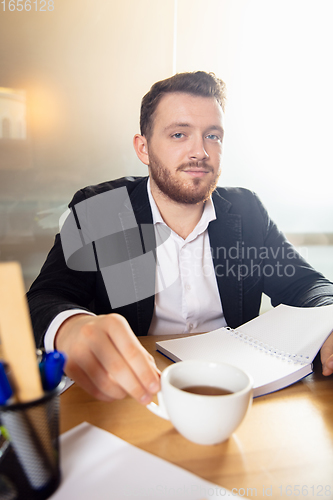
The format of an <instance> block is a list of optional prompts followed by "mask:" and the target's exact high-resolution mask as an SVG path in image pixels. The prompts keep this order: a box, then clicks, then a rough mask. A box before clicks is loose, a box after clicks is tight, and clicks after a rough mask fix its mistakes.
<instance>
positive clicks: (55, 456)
mask: <svg viewBox="0 0 333 500" xmlns="http://www.w3.org/2000/svg"><path fill="white" fill-rule="evenodd" d="M63 386H64V381H62V382H61V383H60V384H59V385H58V387H57V388H56V389H54V390H53V391H50V392H46V393H45V394H44V396H43V397H42V398H40V399H38V400H36V401H32V402H29V403H17V404H6V405H2V406H0V421H1V426H2V427H1V434H2V437H1V448H0V500H44V499H46V498H49V496H50V495H51V494H52V493H53V492H54V491H55V490H56V489H57V487H58V486H59V483H60V466H59V409H60V398H59V395H60V392H61V390H62V388H63Z"/></svg>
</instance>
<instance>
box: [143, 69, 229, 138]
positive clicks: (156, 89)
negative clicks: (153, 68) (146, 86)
mask: <svg viewBox="0 0 333 500" xmlns="http://www.w3.org/2000/svg"><path fill="white" fill-rule="evenodd" d="M172 92H184V93H186V94H193V95H197V96H202V97H214V98H215V99H216V100H217V102H218V103H219V105H220V106H221V108H222V109H223V111H224V107H225V100H226V86H225V83H224V82H223V81H222V80H220V79H219V78H217V77H216V76H215V75H214V73H206V72H205V71H195V72H192V73H176V74H175V75H174V76H171V77H170V78H167V79H166V80H161V81H160V82H156V83H154V85H153V86H152V87H151V89H150V90H149V92H148V93H147V94H146V95H145V96H144V97H143V98H142V101H141V113H140V130H141V135H144V136H145V137H146V138H147V139H149V138H150V137H151V134H152V131H153V115H154V112H155V111H156V108H157V106H158V103H159V102H160V100H161V98H162V97H163V95H165V94H167V93H172Z"/></svg>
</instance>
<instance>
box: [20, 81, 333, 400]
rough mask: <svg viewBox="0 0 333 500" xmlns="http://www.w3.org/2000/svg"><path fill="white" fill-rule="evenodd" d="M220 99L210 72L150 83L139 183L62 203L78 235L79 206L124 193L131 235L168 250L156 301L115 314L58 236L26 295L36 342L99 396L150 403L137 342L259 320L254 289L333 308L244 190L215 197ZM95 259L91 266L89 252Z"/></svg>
mask: <svg viewBox="0 0 333 500" xmlns="http://www.w3.org/2000/svg"><path fill="white" fill-rule="evenodd" d="M224 102H225V88H224V84H223V82H222V81H221V80H219V79H217V78H216V77H215V76H214V75H213V74H207V73H204V72H196V73H183V74H178V75H175V76H173V77H172V78H169V79H167V80H164V81H162V82H158V83H156V84H155V85H154V86H153V87H152V88H151V90H150V92H148V94H147V95H146V96H145V97H144V98H143V100H142V106H141V120H140V125H141V134H137V135H136V136H135V137H134V148H135V151H136V153H137V155H138V157H139V159H140V160H141V161H142V162H143V163H144V164H145V165H147V166H148V171H149V178H148V180H147V178H123V179H118V180H117V181H112V182H108V183H104V184H101V185H98V186H90V187H88V188H85V189H83V190H81V191H80V192H78V193H77V194H76V195H75V197H74V199H73V200H72V202H71V204H70V208H71V210H72V220H73V221H74V219H75V221H76V224H77V230H78V231H79V233H80V234H82V233H83V232H84V228H82V227H80V223H82V221H81V219H80V220H79V217H78V215H77V214H78V210H79V207H82V203H87V202H88V201H91V200H93V201H94V202H95V201H96V200H98V199H101V198H97V196H99V197H100V196H101V195H103V196H104V195H105V194H106V193H109V194H110V193H111V194H112V193H115V192H116V191H115V190H119V189H121V188H124V187H125V188H126V190H127V192H128V195H129V199H130V202H129V203H130V204H131V209H133V212H134V214H135V220H136V223H137V225H138V227H142V228H143V227H144V225H152V224H154V229H155V231H156V232H157V233H158V230H159V228H161V227H166V228H167V229H168V230H169V234H170V237H169V238H168V241H166V242H165V245H164V244H163V245H161V246H160V247H157V248H156V262H157V264H158V265H157V266H156V273H155V269H154V280H155V274H156V280H155V281H154V286H155V288H154V291H156V293H155V294H154V291H152V292H151V293H150V295H149V293H148V294H146V295H145V296H144V295H143V296H138V300H137V301H136V302H133V301H132V302H131V303H130V301H128V303H124V304H121V305H120V306H119V307H116V308H114V307H112V304H111V302H112V301H111V300H110V295H108V292H107V289H108V288H112V289H113V290H116V291H117V286H118V284H117V283H116V282H114V280H111V283H110V282H109V281H108V282H107V280H106V275H105V273H104V274H103V269H100V268H99V267H98V266H97V268H96V271H94V270H86V271H82V270H81V271H80V270H72V269H69V267H68V266H67V265H66V261H67V257H66V261H65V259H64V255H63V250H64V252H65V247H66V245H65V239H64V240H63V245H62V244H61V241H60V237H59V236H57V238H56V242H55V245H54V247H53V249H52V250H51V252H50V254H49V256H48V258H47V261H46V263H45V264H44V266H43V269H42V271H41V274H40V276H39V277H38V278H37V280H36V281H35V283H34V284H33V285H32V287H31V289H30V291H29V293H28V299H29V304H30V309H31V315H32V320H33V325H34V330H35V335H36V341H37V343H38V344H41V343H42V342H43V341H44V340H43V339H44V335H45V332H46V336H45V344H46V347H47V348H48V349H52V348H53V346H55V347H56V348H57V349H58V350H60V351H63V352H64V353H65V354H66V355H67V365H66V373H67V375H68V376H70V377H71V378H73V379H74V380H75V381H76V382H77V383H79V384H80V385H81V386H82V387H83V388H84V389H85V390H86V391H87V392H89V393H90V394H92V395H93V396H95V397H96V398H99V399H101V400H104V401H112V400H113V399H119V398H123V397H124V396H125V395H127V394H130V395H131V396H132V397H134V398H135V399H136V400H137V401H139V402H140V403H142V404H147V403H148V402H149V401H150V400H151V397H152V395H153V394H154V393H156V392H157V391H158V390H159V372H158V370H157V368H156V366H155V364H154V361H153V359H152V358H151V356H150V355H149V354H148V353H147V352H146V351H145V350H144V349H143V347H142V346H141V344H140V343H139V341H138V340H137V338H136V335H147V334H154V333H155V334H156V333H161V332H164V333H176V332H178V333H184V332H200V331H201V332H203V331H207V330H211V329H214V328H218V327H220V326H225V325H229V326H231V327H237V326H239V324H242V323H244V322H246V321H249V320H250V319H252V318H254V317H255V316H257V315H258V313H259V307H260V301H261V295H262V293H263V292H265V293H266V294H267V295H269V296H270V297H271V301H272V304H273V305H274V306H276V305H278V304H279V303H285V304H289V305H294V306H302V307H310V306H321V305H327V304H331V303H333V284H332V283H330V282H329V281H328V280H326V279H325V278H324V277H323V276H322V275H321V274H320V273H317V272H316V271H315V270H314V269H313V268H311V266H309V264H307V263H306V262H305V261H304V260H303V259H302V258H301V257H300V256H299V255H298V254H297V252H296V251H295V250H294V249H293V247H292V246H291V245H290V243H289V242H288V241H287V240H286V239H285V238H284V236H283V235H282V234H281V233H280V232H279V231H278V229H277V227H276V226H275V224H274V223H273V222H272V221H271V220H270V218H269V217H268V214H267V213H266V211H265V209H264V208H263V207H262V205H261V203H260V201H259V200H258V198H257V197H256V196H255V195H254V194H253V193H252V192H250V191H247V190H245V189H240V188H234V189H226V188H216V186H217V181H218V179H219V176H220V173H221V161H222V142H223V133H224V126H223V114H224ZM117 192H120V191H117ZM103 200H105V198H103ZM76 207H77V210H76ZM110 212H111V211H110ZM111 215H112V214H111V213H110V214H109V215H108V217H109V216H110V217H111ZM65 224H66V222H65ZM81 225H82V224H81ZM64 227H65V226H64ZM157 233H156V234H157ZM62 246H63V248H62ZM143 246H144V244H143ZM155 246H156V245H155ZM92 250H93V251H94V254H95V258H97V257H96V255H97V253H96V245H95V246H94V247H92V248H91V254H93V252H92ZM113 252H115V249H113V248H112V246H111V247H110V248H108V249H107V253H108V255H109V256H110V255H111V256H112V254H113ZM65 253H66V252H65ZM133 262H134V260H133ZM100 267H102V266H100ZM113 268H114V266H113ZM160 271H162V272H160ZM168 273H170V275H172V280H171V282H170V283H169V284H168V285H167V286H165V283H164V279H165V277H166V276H167V275H168ZM133 276H134V275H133ZM141 281H142V280H141ZM133 283H134V287H135V286H136V282H135V279H134V278H133ZM138 286H139V285H138ZM154 295H155V296H154ZM92 303H93V305H91V304H92ZM91 311H93V312H94V313H95V314H96V315H92V314H91ZM332 326H333V325H332ZM321 359H322V364H323V374H324V375H330V374H331V373H333V334H331V335H330V337H329V338H328V339H327V341H326V342H325V344H324V345H323V347H322V349H321Z"/></svg>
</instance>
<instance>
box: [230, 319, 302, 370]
mask: <svg viewBox="0 0 333 500" xmlns="http://www.w3.org/2000/svg"><path fill="white" fill-rule="evenodd" d="M225 329H226V330H227V331H228V332H229V333H230V335H231V336H232V337H234V338H236V339H238V340H240V341H241V342H244V343H245V344H249V345H251V346H252V347H254V348H255V349H258V350H259V351H263V352H264V353H265V354H268V355H270V356H274V357H276V358H279V359H281V360H282V361H287V362H288V363H294V364H301V365H306V364H307V363H308V362H309V359H310V358H309V356H303V355H302V354H292V353H290V352H286V351H281V350H279V349H276V348H275V347H273V346H271V345H269V344H265V342H262V341H261V340H258V339H255V338H254V337H250V336H249V335H246V334H245V333H242V332H239V331H238V330H234V329H233V328H230V327H229V326H227V327H225Z"/></svg>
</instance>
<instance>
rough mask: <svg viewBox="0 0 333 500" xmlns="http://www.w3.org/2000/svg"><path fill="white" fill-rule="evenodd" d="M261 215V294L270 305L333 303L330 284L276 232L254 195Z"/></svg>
mask: <svg viewBox="0 0 333 500" xmlns="http://www.w3.org/2000/svg"><path fill="white" fill-rule="evenodd" d="M255 199H256V202H257V203H258V206H259V210H260V212H261V215H262V218H263V227H264V231H265V245H264V247H263V249H262V255H261V257H262V262H261V266H262V273H263V276H264V290H263V291H264V293H265V294H266V295H268V296H269V297H270V298H271V302H272V305H273V306H274V307H275V306H277V305H278V304H287V305H291V306H297V307H315V306H323V305H328V304H332V303H333V283H331V282H330V281H329V280H328V279H326V278H325V277H324V276H323V275H322V274H321V273H319V272H317V271H316V270H315V269H314V268H313V267H312V266H311V265H310V264H309V263H308V262H307V261H306V260H305V259H304V258H303V257H302V256H301V255H300V254H299V252H298V251H297V250H296V248H295V247H294V246H293V245H292V244H291V243H290V242H289V241H288V240H287V238H286V237H285V236H284V234H283V233H282V232H281V231H279V229H278V227H277V226H276V224H275V223H274V222H273V221H272V220H271V219H270V218H269V216H268V214H267V212H266V210H265V208H264V207H263V205H262V203H261V202H260V200H259V199H258V198H257V196H256V195H255Z"/></svg>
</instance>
